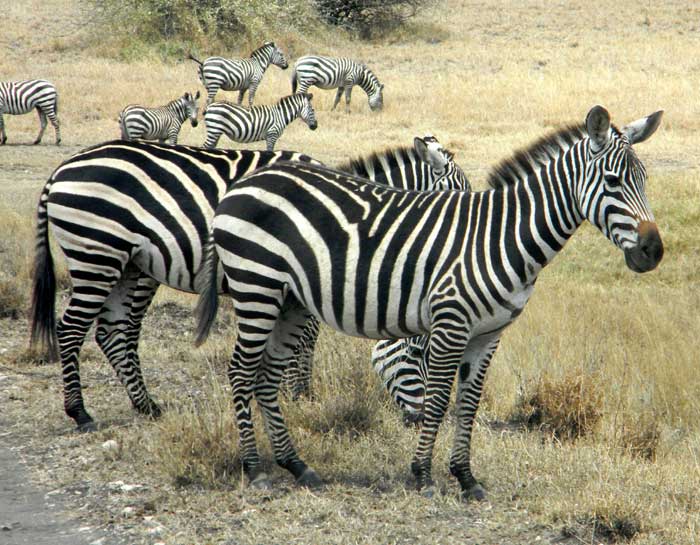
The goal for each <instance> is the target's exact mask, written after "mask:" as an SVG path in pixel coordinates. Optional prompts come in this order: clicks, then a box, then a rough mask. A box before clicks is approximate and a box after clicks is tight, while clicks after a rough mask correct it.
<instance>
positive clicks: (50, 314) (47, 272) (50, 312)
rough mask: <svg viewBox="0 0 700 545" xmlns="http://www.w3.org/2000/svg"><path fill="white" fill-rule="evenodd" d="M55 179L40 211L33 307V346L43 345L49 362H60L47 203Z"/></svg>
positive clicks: (40, 199) (31, 339)
mask: <svg viewBox="0 0 700 545" xmlns="http://www.w3.org/2000/svg"><path fill="white" fill-rule="evenodd" d="M51 183H52V181H51V180H49V182H48V183H47V184H46V185H45V186H44V190H43V191H42V193H41V197H40V198H39V207H38V210H37V232H36V254H35V256H34V278H33V282H32V283H33V290H32V308H31V317H32V325H31V336H30V340H29V345H30V348H34V347H35V346H36V345H37V344H40V345H41V347H42V349H43V350H44V351H45V352H46V355H47V359H48V361H49V362H54V361H58V359H59V356H58V337H57V336H56V275H55V273H54V268H53V257H52V256H51V246H50V245H49V218H48V210H47V206H46V202H47V200H48V198H49V190H50V189H51Z"/></svg>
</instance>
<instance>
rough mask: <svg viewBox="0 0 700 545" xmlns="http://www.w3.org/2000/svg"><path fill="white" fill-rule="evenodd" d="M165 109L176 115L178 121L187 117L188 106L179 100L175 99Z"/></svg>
mask: <svg viewBox="0 0 700 545" xmlns="http://www.w3.org/2000/svg"><path fill="white" fill-rule="evenodd" d="M165 110H167V111H169V112H171V113H172V114H173V115H175V118H176V119H177V120H178V121H184V120H185V119H186V118H187V108H185V105H184V104H182V102H180V101H179V100H173V101H172V102H170V103H169V104H167V105H166V106H165Z"/></svg>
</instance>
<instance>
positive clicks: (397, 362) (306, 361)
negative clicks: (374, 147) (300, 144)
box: [284, 136, 471, 422]
mask: <svg viewBox="0 0 700 545" xmlns="http://www.w3.org/2000/svg"><path fill="white" fill-rule="evenodd" d="M339 170H342V171H343V172H349V173H351V174H354V175H355V176H359V177H361V178H367V179H369V180H373V181H375V182H378V183H382V184H385V185H389V186H392V187H398V188H403V189H411V190H418V191H428V190H434V189H447V190H450V189H456V190H462V191H471V186H470V184H469V180H467V177H466V175H465V174H464V172H463V171H462V169H461V168H460V167H459V166H458V165H457V164H456V163H455V162H454V154H453V153H451V152H449V151H448V150H446V149H445V148H444V147H443V146H442V144H440V142H439V141H438V140H437V139H436V138H435V137H433V136H426V137H424V138H418V137H416V138H415V139H414V146H413V148H396V149H389V150H386V151H384V152H381V153H374V154H372V155H370V156H368V157H359V158H357V159H356V160H354V161H350V163H348V164H346V165H343V166H341V167H339ZM317 336H318V321H317V320H316V319H315V318H313V319H312V320H310V323H309V326H307V328H306V330H305V332H304V334H303V335H302V337H301V339H300V341H299V344H298V346H297V357H296V358H295V360H294V361H293V362H292V364H291V365H290V366H289V367H288V369H287V372H286V373H285V377H284V385H285V387H286V388H287V389H288V390H289V391H290V392H291V394H292V397H298V396H300V395H308V394H309V392H310V381H311V373H312V363H313V347H314V346H315V344H316V338H317ZM427 343H428V336H427V335H422V336H418V337H411V338H408V339H389V340H383V341H379V342H378V343H377V344H376V345H375V347H374V349H373V351H372V365H373V366H374V369H375V371H376V372H377V374H378V375H379V376H380V378H381V380H382V383H383V384H384V386H385V388H386V389H387V391H388V392H389V394H390V395H391V397H392V399H393V400H394V402H395V403H396V404H397V405H398V406H399V407H400V408H401V409H402V410H403V411H404V419H405V420H406V422H416V421H419V420H420V419H421V418H422V410H423V399H424V397H425V379H426V376H427V365H428V362H427V351H426V349H425V348H426V346H427Z"/></svg>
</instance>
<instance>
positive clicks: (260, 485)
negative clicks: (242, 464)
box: [250, 473, 272, 490]
mask: <svg viewBox="0 0 700 545" xmlns="http://www.w3.org/2000/svg"><path fill="white" fill-rule="evenodd" d="M250 486H251V488H255V489H256V490H272V481H271V480H270V477H268V476H267V473H259V474H258V476H257V477H255V479H253V480H252V481H250Z"/></svg>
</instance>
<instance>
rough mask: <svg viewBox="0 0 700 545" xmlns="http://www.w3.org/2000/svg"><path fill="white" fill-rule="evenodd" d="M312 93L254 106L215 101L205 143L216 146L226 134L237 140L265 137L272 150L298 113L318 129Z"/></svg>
mask: <svg viewBox="0 0 700 545" xmlns="http://www.w3.org/2000/svg"><path fill="white" fill-rule="evenodd" d="M312 98H313V95H312V94H311V93H297V94H295V95H289V96H286V97H283V98H281V99H280V100H279V102H278V103H277V104H274V105H272V106H255V107H253V108H251V109H250V110H249V109H247V108H244V107H243V106H237V105H236V104H231V103H230V102H214V103H213V104H211V105H210V106H208V107H207V109H206V110H205V111H204V123H205V124H206V126H207V139H206V141H205V142H204V147H205V148H208V149H211V148H214V147H216V144H217V143H218V142H219V138H221V135H222V134H225V135H226V136H228V137H229V138H230V139H231V140H235V141H236V142H257V141H259V140H265V142H266V144H267V150H268V151H272V150H273V149H274V148H275V143H276V142H277V140H278V139H279V137H280V136H281V135H282V132H283V131H284V129H285V127H286V126H287V125H289V124H290V123H291V122H292V121H294V120H295V119H296V118H297V117H301V119H302V120H303V121H304V122H305V123H306V124H307V125H308V126H309V128H310V129H311V130H312V131H315V130H316V127H318V123H317V122H316V114H315V112H314V108H313V106H312V105H311V99H312Z"/></svg>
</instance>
